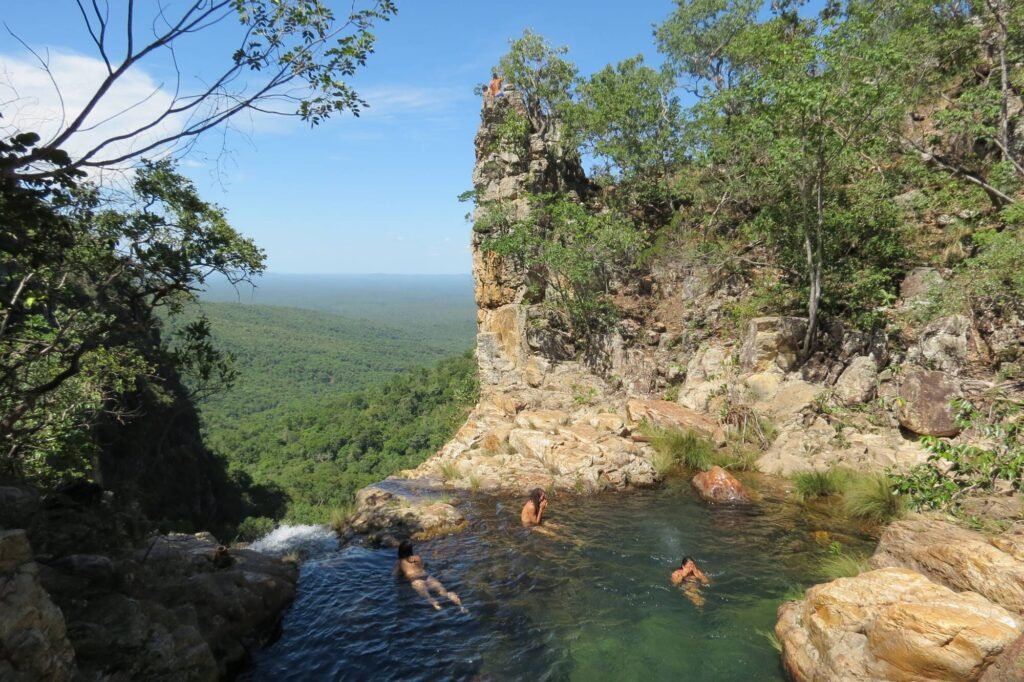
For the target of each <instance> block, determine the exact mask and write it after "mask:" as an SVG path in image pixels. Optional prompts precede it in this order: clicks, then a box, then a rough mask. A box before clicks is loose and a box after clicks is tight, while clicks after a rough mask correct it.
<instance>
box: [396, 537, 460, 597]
mask: <svg viewBox="0 0 1024 682" xmlns="http://www.w3.org/2000/svg"><path fill="white" fill-rule="evenodd" d="M394 572H395V575H398V576H401V577H403V578H405V579H406V580H408V581H409V585H411V586H412V589H414V590H416V594H418V595H420V596H421V597H423V598H424V599H426V600H427V601H428V602H429V603H430V605H431V606H433V607H434V608H435V609H436V610H438V611H440V610H441V604H440V603H438V601H437V599H436V598H434V596H433V595H432V594H431V592H434V593H436V594H437V596H438V597H441V598H442V599H443V598H447V599H448V601H450V602H451V603H453V604H455V605H456V606H458V607H459V608H460V609H461V610H462V611H463V612H465V611H466V607H464V606H463V605H462V600H461V599H459V595H457V594H455V593H454V592H449V591H448V590H446V589H445V588H444V585H442V584H441V581H440V580H438V579H437V578H435V577H433V576H431V575H429V574H427V569H426V567H425V566H424V565H423V557H421V556H419V555H418V554H413V553H412V543H411V542H409V541H408V540H403V541H402V543H401V544H400V545H399V546H398V563H396V564H395V571H394Z"/></svg>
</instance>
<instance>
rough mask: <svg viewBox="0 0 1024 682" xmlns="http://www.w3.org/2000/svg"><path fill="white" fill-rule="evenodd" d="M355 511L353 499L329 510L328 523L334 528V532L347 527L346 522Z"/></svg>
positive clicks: (341, 530) (339, 531)
mask: <svg viewBox="0 0 1024 682" xmlns="http://www.w3.org/2000/svg"><path fill="white" fill-rule="evenodd" d="M355 513H356V503H355V501H354V500H352V501H350V502H349V503H348V504H346V505H344V506H341V507H335V508H334V509H332V510H331V516H330V519H329V521H328V525H330V527H331V528H333V529H334V532H336V533H341V532H343V531H344V530H345V529H346V528H347V527H348V522H349V521H351V520H352V517H353V516H354V515H355Z"/></svg>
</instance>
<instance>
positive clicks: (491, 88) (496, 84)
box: [487, 73, 505, 97]
mask: <svg viewBox="0 0 1024 682" xmlns="http://www.w3.org/2000/svg"><path fill="white" fill-rule="evenodd" d="M501 84H502V81H501V78H499V77H498V74H497V73H492V74H491V82H490V83H488V85H487V90H488V92H489V93H490V95H491V97H504V96H505V93H504V91H503V90H502V89H501Z"/></svg>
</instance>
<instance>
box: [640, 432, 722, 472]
mask: <svg viewBox="0 0 1024 682" xmlns="http://www.w3.org/2000/svg"><path fill="white" fill-rule="evenodd" d="M644 432H645V433H646V435H647V436H648V437H649V438H650V439H651V446H652V447H653V448H654V451H655V453H656V454H655V463H654V467H655V469H658V466H659V464H658V463H659V462H660V463H661V465H662V466H664V467H666V469H665V470H667V469H669V468H671V466H672V465H673V464H674V463H676V462H678V463H679V464H683V465H685V466H687V467H689V468H691V469H698V470H700V471H707V470H708V469H710V468H711V467H712V466H713V465H714V464H715V463H716V462H715V459H716V458H715V454H716V453H715V446H714V445H713V444H712V443H711V442H710V441H708V440H706V439H704V438H701V437H700V436H698V435H697V434H695V433H693V432H692V431H678V430H675V429H658V428H654V427H650V426H648V427H646V428H645V429H644Z"/></svg>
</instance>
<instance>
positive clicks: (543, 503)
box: [537, 499, 548, 523]
mask: <svg viewBox="0 0 1024 682" xmlns="http://www.w3.org/2000/svg"><path fill="white" fill-rule="evenodd" d="M547 508H548V501H547V500H546V499H545V500H541V501H540V509H538V510H537V523H540V517H541V516H542V515H543V514H544V510H545V509H547Z"/></svg>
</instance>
